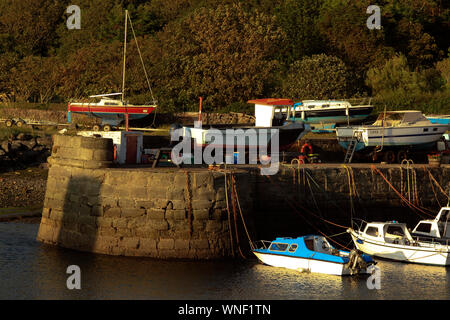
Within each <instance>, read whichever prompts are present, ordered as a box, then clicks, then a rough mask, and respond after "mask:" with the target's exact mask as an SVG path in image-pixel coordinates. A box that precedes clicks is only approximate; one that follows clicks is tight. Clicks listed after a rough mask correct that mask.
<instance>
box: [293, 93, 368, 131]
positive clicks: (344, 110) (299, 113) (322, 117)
mask: <svg viewBox="0 0 450 320" xmlns="http://www.w3.org/2000/svg"><path fill="white" fill-rule="evenodd" d="M373 108H374V107H373V106H372V105H370V102H369V104H361V105H352V104H351V103H350V102H349V101H345V100H303V101H301V102H298V103H295V104H294V106H293V114H292V117H293V118H294V119H298V120H301V121H305V122H306V123H308V124H309V125H310V126H311V130H312V131H313V132H332V131H334V129H335V128H336V127H337V126H339V125H343V124H346V125H350V124H351V123H356V122H362V121H363V120H365V119H366V118H367V117H368V116H369V115H370V114H371V112H372V110H373Z"/></svg>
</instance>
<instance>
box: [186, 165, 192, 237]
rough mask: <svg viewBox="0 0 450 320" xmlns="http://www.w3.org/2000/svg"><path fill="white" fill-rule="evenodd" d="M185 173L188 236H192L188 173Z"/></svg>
mask: <svg viewBox="0 0 450 320" xmlns="http://www.w3.org/2000/svg"><path fill="white" fill-rule="evenodd" d="M185 173H186V200H187V209H188V224H189V236H191V235H192V206H191V192H190V179H189V172H187V171H185Z"/></svg>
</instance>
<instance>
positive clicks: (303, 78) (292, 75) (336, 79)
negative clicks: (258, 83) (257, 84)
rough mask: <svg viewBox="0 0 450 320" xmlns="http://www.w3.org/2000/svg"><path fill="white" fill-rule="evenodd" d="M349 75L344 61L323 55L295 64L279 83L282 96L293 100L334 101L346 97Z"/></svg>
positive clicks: (307, 58)
mask: <svg viewBox="0 0 450 320" xmlns="http://www.w3.org/2000/svg"><path fill="white" fill-rule="evenodd" d="M349 78H350V74H349V72H348V71H347V68H346V66H345V64H344V62H343V61H342V60H341V59H339V58H337V57H333V56H327V55H325V54H319V55H313V56H311V57H305V58H303V59H302V60H298V61H295V62H294V63H293V64H292V65H291V67H290V69H289V73H288V75H287V77H286V79H285V81H284V82H283V84H282V93H283V95H284V96H287V97H289V98H294V99H336V98H345V97H347V96H348V92H349V88H348V84H349Z"/></svg>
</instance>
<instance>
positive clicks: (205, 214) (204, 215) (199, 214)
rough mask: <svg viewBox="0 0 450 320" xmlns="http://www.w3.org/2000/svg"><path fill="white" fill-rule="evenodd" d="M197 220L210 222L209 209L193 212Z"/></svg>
mask: <svg viewBox="0 0 450 320" xmlns="http://www.w3.org/2000/svg"><path fill="white" fill-rule="evenodd" d="M193 215H194V219H195V220H208V219H209V209H201V210H193Z"/></svg>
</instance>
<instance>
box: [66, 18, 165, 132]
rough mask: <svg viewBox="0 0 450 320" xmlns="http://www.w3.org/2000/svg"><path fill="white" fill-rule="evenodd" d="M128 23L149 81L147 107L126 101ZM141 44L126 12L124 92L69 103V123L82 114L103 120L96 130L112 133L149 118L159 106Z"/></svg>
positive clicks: (95, 127) (96, 126) (93, 96)
mask: <svg viewBox="0 0 450 320" xmlns="http://www.w3.org/2000/svg"><path fill="white" fill-rule="evenodd" d="M128 21H129V22H130V25H131V28H132V30H133V35H134V39H135V41H136V46H137V48H138V52H139V57H140V58H141V63H142V67H143V69H144V74H145V77H146V80H147V84H148V87H149V90H150V94H151V96H152V103H149V104H145V105H133V104H129V103H128V101H127V100H125V78H126V67H125V66H126V50H127V26H128ZM140 52H141V51H140V49H139V44H138V42H137V40H136V36H135V33H134V29H133V24H132V22H131V18H130V16H129V14H128V10H126V11H125V39H124V51H123V72H122V92H120V93H108V94H99V95H92V96H90V97H89V98H90V101H89V102H69V104H68V106H67V111H68V122H69V123H70V122H71V121H72V119H71V114H72V112H73V113H80V114H85V115H88V116H91V117H96V118H100V119H101V126H99V125H95V126H94V130H96V131H98V130H100V128H101V127H103V130H104V131H110V130H111V129H112V127H114V126H119V125H120V124H122V123H125V125H126V129H127V131H128V124H129V121H130V120H138V119H143V118H145V117H147V116H148V115H149V114H151V113H152V112H153V111H154V110H155V109H156V108H157V104H156V101H155V99H154V97H153V93H152V90H151V87H150V82H149V80H148V75H147V71H146V69H145V65H144V62H143V60H142V56H141V53H140ZM115 96H120V99H117V98H116V99H113V98H111V97H115ZM92 99H99V100H100V101H98V102H95V101H92Z"/></svg>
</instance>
